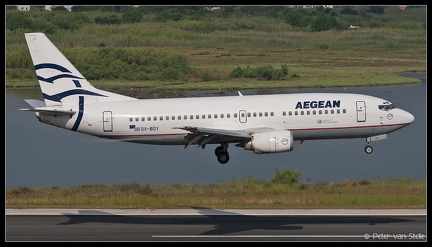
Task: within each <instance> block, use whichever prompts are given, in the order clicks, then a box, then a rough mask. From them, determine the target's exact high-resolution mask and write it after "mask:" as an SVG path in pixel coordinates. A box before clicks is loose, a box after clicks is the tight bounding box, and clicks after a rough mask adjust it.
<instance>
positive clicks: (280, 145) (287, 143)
mask: <svg viewBox="0 0 432 247" xmlns="http://www.w3.org/2000/svg"><path fill="white" fill-rule="evenodd" d="M293 148H294V141H293V135H292V132H291V131H288V130H280V131H268V132H263V133H257V134H253V135H252V138H251V140H250V141H249V142H248V143H246V145H245V146H244V149H246V150H252V151H253V152H254V153H257V154H263V153H281V152H289V151H291V150H293Z"/></svg>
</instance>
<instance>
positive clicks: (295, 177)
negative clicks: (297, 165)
mask: <svg viewBox="0 0 432 247" xmlns="http://www.w3.org/2000/svg"><path fill="white" fill-rule="evenodd" d="M275 172H276V174H275V175H274V177H273V178H272V179H271V180H270V182H272V183H279V184H294V183H298V182H299V181H300V178H301V172H296V171H293V170H291V169H290V170H285V171H281V170H279V168H275Z"/></svg>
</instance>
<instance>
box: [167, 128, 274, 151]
mask: <svg viewBox="0 0 432 247" xmlns="http://www.w3.org/2000/svg"><path fill="white" fill-rule="evenodd" d="M174 129H182V130H186V131H189V133H188V134H187V135H185V139H186V140H188V141H189V142H188V143H187V144H186V145H185V148H186V147H187V146H188V145H191V144H196V143H198V147H200V146H203V145H205V144H207V143H208V142H210V141H211V140H213V139H215V138H217V139H218V140H220V139H222V140H223V139H226V140H227V141H233V140H238V141H243V140H247V139H249V138H251V135H252V134H254V133H260V132H266V131H271V130H274V129H273V128H269V127H263V128H252V129H243V130H227V129H212V128H204V127H194V126H183V127H176V128H174Z"/></svg>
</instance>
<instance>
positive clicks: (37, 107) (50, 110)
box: [18, 99, 76, 116]
mask: <svg viewBox="0 0 432 247" xmlns="http://www.w3.org/2000/svg"><path fill="white" fill-rule="evenodd" d="M24 101H25V102H27V104H29V105H30V106H31V107H33V109H27V108H22V109H18V110H20V111H32V112H39V113H44V114H50V115H56V116H62V115H71V116H72V115H74V114H75V113H76V112H75V111H72V110H70V111H65V110H58V109H55V107H52V106H51V107H47V106H46V104H45V102H44V101H42V100H37V99H25V100H24Z"/></svg>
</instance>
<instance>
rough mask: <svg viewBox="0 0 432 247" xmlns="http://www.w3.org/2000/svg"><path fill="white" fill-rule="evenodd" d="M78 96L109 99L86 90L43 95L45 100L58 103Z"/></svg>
mask: <svg viewBox="0 0 432 247" xmlns="http://www.w3.org/2000/svg"><path fill="white" fill-rule="evenodd" d="M76 94H85V95H93V96H102V97H107V96H105V95H102V94H98V93H94V92H92V91H88V90H85V89H72V90H68V91H65V92H62V93H58V94H53V95H48V94H45V93H42V95H43V97H44V99H49V100H52V101H56V102H60V101H61V100H62V99H63V98H65V97H67V96H71V95H76Z"/></svg>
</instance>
